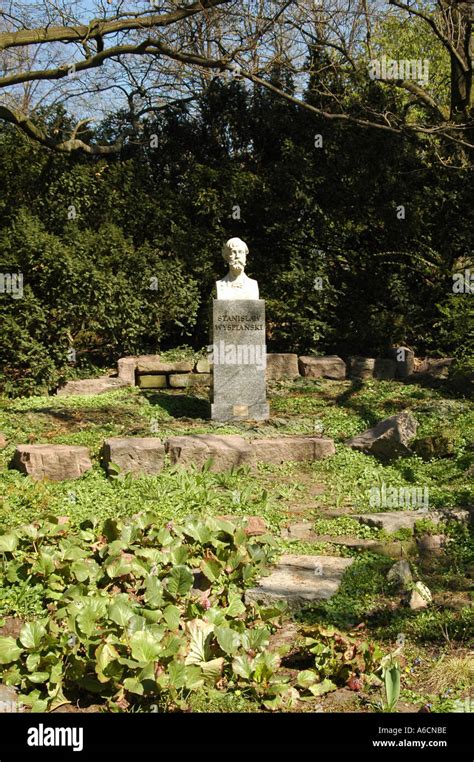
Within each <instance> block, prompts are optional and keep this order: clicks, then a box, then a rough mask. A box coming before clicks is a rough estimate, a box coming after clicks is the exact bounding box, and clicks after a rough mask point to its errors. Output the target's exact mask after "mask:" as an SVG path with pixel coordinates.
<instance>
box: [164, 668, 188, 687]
mask: <svg viewBox="0 0 474 762" xmlns="http://www.w3.org/2000/svg"><path fill="white" fill-rule="evenodd" d="M168 675H169V679H170V686H172V687H173V688H176V690H179V689H180V688H184V686H185V684H186V666H185V665H184V664H183V663H182V662H180V661H172V662H170V663H169V664H168Z"/></svg>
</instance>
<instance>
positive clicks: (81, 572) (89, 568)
mask: <svg viewBox="0 0 474 762" xmlns="http://www.w3.org/2000/svg"><path fill="white" fill-rule="evenodd" d="M96 570H97V564H95V563H94V562H93V561H92V560H87V561H86V560H82V559H81V560H78V561H74V563H73V564H72V565H71V571H72V573H73V574H74V576H75V578H76V579H77V580H78V582H85V581H86V579H89V577H90V576H91V575H93V574H94V572H96Z"/></svg>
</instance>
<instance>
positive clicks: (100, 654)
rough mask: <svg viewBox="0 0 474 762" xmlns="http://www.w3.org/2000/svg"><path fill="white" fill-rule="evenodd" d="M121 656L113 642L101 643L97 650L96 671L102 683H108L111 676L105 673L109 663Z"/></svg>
mask: <svg viewBox="0 0 474 762" xmlns="http://www.w3.org/2000/svg"><path fill="white" fill-rule="evenodd" d="M119 656H120V654H119V652H118V651H117V649H116V648H115V647H114V646H113V645H112V644H111V643H101V645H100V646H99V647H98V648H96V650H95V658H96V665H95V671H96V673H97V677H98V678H99V680H100V682H101V683H106V682H107V681H108V680H109V679H110V678H109V677H108V676H106V675H104V672H105V670H106V668H107V667H108V665H109V664H110V663H111V662H113V661H115V660H116V659H118V658H119Z"/></svg>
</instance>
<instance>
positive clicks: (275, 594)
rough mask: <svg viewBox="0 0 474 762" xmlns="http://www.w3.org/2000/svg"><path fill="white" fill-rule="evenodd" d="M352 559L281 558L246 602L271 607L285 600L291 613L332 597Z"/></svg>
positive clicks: (332, 557)
mask: <svg viewBox="0 0 474 762" xmlns="http://www.w3.org/2000/svg"><path fill="white" fill-rule="evenodd" d="M353 560H354V559H352V558H339V557H336V556H304V555H301V556H300V555H291V554H287V555H283V556H281V558H280V560H279V562H278V564H277V565H276V566H275V568H274V569H273V571H272V572H271V573H270V574H269V576H267V577H262V578H261V579H260V580H259V581H258V583H257V585H256V587H254V588H251V589H250V590H247V591H246V593H245V601H246V602H247V603H250V602H252V601H253V602H257V603H263V604H265V605H271V604H272V603H274V602H275V601H285V602H286V603H287V605H288V607H289V608H290V609H291V610H297V609H299V608H301V607H302V606H304V605H305V604H307V603H311V602H312V601H318V600H328V599H329V598H332V596H333V595H335V594H336V593H337V591H338V589H339V586H340V584H341V580H342V576H343V574H344V572H345V571H346V569H348V568H349V566H350V565H351V564H352V563H353Z"/></svg>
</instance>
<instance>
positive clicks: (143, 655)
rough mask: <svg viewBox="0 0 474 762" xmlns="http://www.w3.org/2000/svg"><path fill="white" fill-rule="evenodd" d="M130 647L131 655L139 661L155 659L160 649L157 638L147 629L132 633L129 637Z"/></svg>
mask: <svg viewBox="0 0 474 762" xmlns="http://www.w3.org/2000/svg"><path fill="white" fill-rule="evenodd" d="M130 648H131V652H132V657H133V658H134V659H136V660H137V661H139V662H140V663H143V662H145V663H148V662H150V661H155V659H156V658H157V656H158V654H159V653H160V651H161V647H160V644H159V642H158V640H157V639H156V637H155V636H154V635H152V633H151V632H148V631H147V630H140V631H139V632H134V633H133V635H132V636H131V638H130Z"/></svg>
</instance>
